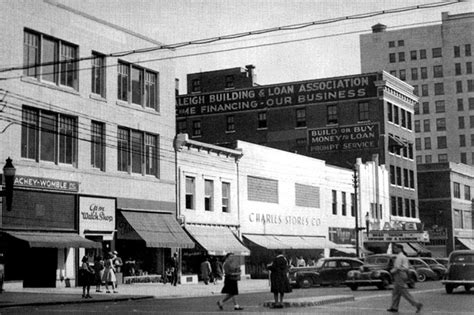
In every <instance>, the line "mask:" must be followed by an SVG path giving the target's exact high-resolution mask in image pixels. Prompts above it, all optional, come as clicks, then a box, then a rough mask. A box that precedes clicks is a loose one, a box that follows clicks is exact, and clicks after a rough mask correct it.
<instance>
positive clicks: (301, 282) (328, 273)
mask: <svg viewBox="0 0 474 315" xmlns="http://www.w3.org/2000/svg"><path fill="white" fill-rule="evenodd" d="M362 264H363V263H362V261H360V260H358V259H356V258H350V257H330V258H321V259H320V260H318V262H317V263H316V266H312V267H294V268H291V269H290V283H291V285H292V286H295V287H300V288H309V287H312V286H315V285H339V284H343V283H344V282H345V280H346V275H347V272H348V271H350V270H357V269H359V268H360V266H362Z"/></svg>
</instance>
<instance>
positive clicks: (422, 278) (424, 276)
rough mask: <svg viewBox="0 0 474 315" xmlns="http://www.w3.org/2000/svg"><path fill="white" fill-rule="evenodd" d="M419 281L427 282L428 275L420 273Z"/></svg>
mask: <svg viewBox="0 0 474 315" xmlns="http://www.w3.org/2000/svg"><path fill="white" fill-rule="evenodd" d="M418 281H419V282H425V281H426V275H425V274H424V273H419V274H418Z"/></svg>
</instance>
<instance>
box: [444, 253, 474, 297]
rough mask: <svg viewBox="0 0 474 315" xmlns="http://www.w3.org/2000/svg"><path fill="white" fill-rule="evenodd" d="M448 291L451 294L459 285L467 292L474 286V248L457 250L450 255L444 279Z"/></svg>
mask: <svg viewBox="0 0 474 315" xmlns="http://www.w3.org/2000/svg"><path fill="white" fill-rule="evenodd" d="M441 283H442V284H444V286H445V288H446V293H448V294H451V293H453V290H454V289H456V288H457V287H458V286H464V289H465V290H466V292H469V290H471V288H472V287H474V250H455V251H452V252H451V254H450V255H449V262H448V271H447V272H446V276H445V278H444V280H443V281H441Z"/></svg>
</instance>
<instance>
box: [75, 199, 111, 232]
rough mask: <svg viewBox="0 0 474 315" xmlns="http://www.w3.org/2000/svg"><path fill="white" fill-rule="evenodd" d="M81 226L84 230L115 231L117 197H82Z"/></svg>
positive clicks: (80, 204)
mask: <svg viewBox="0 0 474 315" xmlns="http://www.w3.org/2000/svg"><path fill="white" fill-rule="evenodd" d="M79 226H80V228H81V230H83V231H84V230H92V231H113V230H114V229H115V199H106V198H91V197H80V201H79Z"/></svg>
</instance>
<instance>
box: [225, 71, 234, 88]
mask: <svg viewBox="0 0 474 315" xmlns="http://www.w3.org/2000/svg"><path fill="white" fill-rule="evenodd" d="M225 88H226V89H232V88H234V76H233V75H231V74H230V75H226V76H225Z"/></svg>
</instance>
